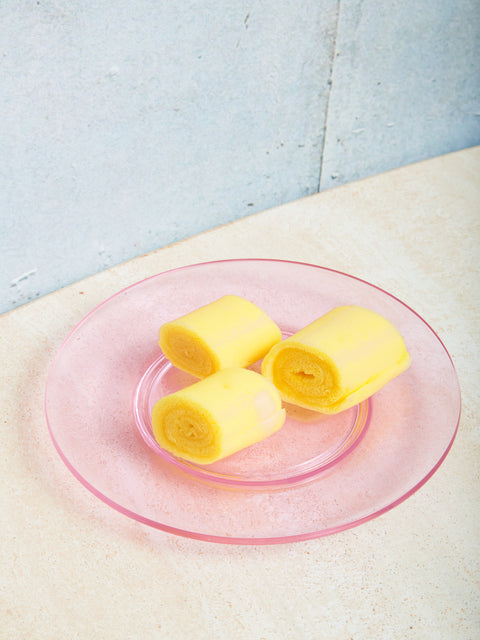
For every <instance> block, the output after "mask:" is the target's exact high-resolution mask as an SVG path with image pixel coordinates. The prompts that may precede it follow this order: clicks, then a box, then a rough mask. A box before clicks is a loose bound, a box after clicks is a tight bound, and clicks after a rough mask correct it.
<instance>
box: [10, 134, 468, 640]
mask: <svg viewBox="0 0 480 640" xmlns="http://www.w3.org/2000/svg"><path fill="white" fill-rule="evenodd" d="M479 170H480V147H476V148H472V149H467V150H464V151H460V152H457V153H454V154H450V155H447V156H442V157H439V158H435V159H433V160H428V161H425V162H422V163H419V164H416V165H411V166H408V167H404V168H401V169H398V170H395V171H392V172H389V173H386V174H382V175H379V176H375V177H373V178H369V179H367V180H363V181H360V182H356V183H352V184H349V185H346V186H343V187H339V188H336V189H332V190H330V191H327V192H323V193H320V194H318V195H315V196H311V197H308V198H305V199H302V200H299V201H295V202H292V203H288V204H285V205H283V206H281V207H278V208H275V209H271V210H268V211H265V212H262V213H258V214H255V215H252V216H250V217H248V218H244V219H242V220H240V221H237V222H235V223H232V224H229V225H226V226H223V227H219V228H217V229H214V230H213V231H209V232H206V233H204V234H202V235H199V236H196V237H193V238H190V239H188V240H185V241H183V242H181V243H178V244H176V245H172V246H169V247H166V248H164V249H161V250H158V251H156V252H153V253H150V254H148V255H145V256H142V257H140V258H138V259H135V260H132V261H130V262H127V263H124V264H122V265H120V266H118V267H115V268H112V269H109V270H108V271H105V272H102V273H99V274H97V275H95V276H93V277H91V278H88V279H87V280H84V281H82V282H79V283H76V284H73V285H71V286H69V287H67V288H65V289H62V290H60V291H57V292H55V293H53V294H50V295H49V296H46V297H44V298H42V299H39V300H37V301H35V302H32V303H30V304H27V305H25V306H23V307H20V308H18V309H16V310H14V311H12V312H10V313H7V314H5V315H4V316H1V317H0V348H1V360H2V373H1V376H2V385H1V396H2V400H1V406H2V415H1V423H2V429H1V431H0V433H1V450H2V456H1V463H0V478H1V487H2V488H1V517H2V526H1V536H2V540H1V545H2V549H3V553H2V557H1V560H0V575H1V578H0V582H1V586H2V591H1V600H0V615H1V618H2V624H1V625H0V637H1V638H5V639H7V638H8V639H13V638H15V639H16V638H29V639H34V640H36V639H39V640H40V639H41V640H46V639H50V638H52V639H57V638H68V639H72V640H73V639H76V638H78V639H84V638H85V639H86V638H105V639H106V638H112V639H113V638H115V639H118V640H123V639H132V640H133V639H137V638H142V639H144V640H149V639H150V638H164V637H165V638H171V637H175V638H188V639H190V638H195V639H199V640H203V639H204V638H205V639H207V638H208V639H212V638H214V639H223V638H234V639H237V638H238V639H239V640H240V639H241V640H243V639H245V640H250V639H256V640H262V639H263V640H274V639H284V638H285V639H291V638H295V639H297V638H298V639H304V638H305V639H307V638H308V639H310V638H311V639H315V640H316V639H318V638H328V639H329V640H337V639H338V640H350V639H352V638H353V639H354V640H363V639H365V640H371V639H372V638H381V639H382V640H388V639H399V640H403V639H404V638H412V639H413V638H415V639H422V640H423V639H424V638H432V639H435V640H440V639H452V640H459V639H469V640H474V639H475V638H478V637H480V622H479V620H480V617H479V600H480V597H479V596H480V593H479V587H478V560H479V557H480V554H479V542H480V535H479V534H480V525H479V518H478V512H479V497H480V488H479V478H478V459H479V455H480V439H479V432H478V415H479V409H480V407H479V398H478V389H477V384H478V379H479V362H480V357H479V356H480V354H479V346H478V345H479V322H478V308H479V303H480V290H479V289H480V286H479V281H478V273H479V255H478V254H479V252H478V246H479V239H480V233H479V220H480V215H479V214H480V182H479V179H478V176H479ZM244 257H261V258H279V259H286V260H296V261H302V262H309V263H314V264H318V265H321V266H325V267H329V268H332V269H337V270H339V271H343V272H346V273H349V274H352V275H355V276H357V277H359V278H363V279H365V280H367V281H369V282H371V283H373V284H375V285H377V286H379V287H382V288H384V289H386V290H387V291H389V292H390V293H393V294H394V295H395V296H397V297H398V298H400V299H401V300H402V301H403V302H405V303H406V304H408V305H409V306H410V307H412V308H413V309H415V311H417V312H418V313H419V314H420V315H421V316H422V317H423V318H424V319H425V320H426V321H427V322H428V323H429V324H430V325H431V326H432V327H433V328H434V329H435V331H436V332H437V333H438V335H439V336H440V338H441V339H442V341H443V342H444V344H445V345H446V347H447V349H448V351H449V353H450V355H451V357H452V359H453V361H454V363H455V366H456V369H457V373H458V376H459V380H460V386H461V389H462V402H463V406H462V418H461V421H460V426H459V431H458V435H457V437H456V440H455V442H454V445H453V447H452V449H451V451H450V453H449V455H448V456H447V458H446V460H445V462H444V463H443V464H442V466H441V467H440V469H439V470H438V471H437V472H436V473H435V474H434V475H433V477H432V478H431V479H430V480H429V481H428V482H427V484H426V485H424V486H423V487H422V488H421V489H420V490H419V491H418V492H417V493H415V494H414V495H413V496H412V497H410V498H409V499H408V500H406V501H405V502H403V503H402V504H400V505H399V506H397V507H396V508H395V509H393V510H391V511H389V512H388V513H386V514H384V515H382V516H380V517H378V518H376V519H374V520H372V521H370V522H368V523H366V524H363V525H361V526H359V527H356V528H353V529H350V530H347V531H344V532H341V533H338V534H336V535H332V536H328V537H324V538H319V539H315V540H310V541H305V542H297V543H290V544H283V545H274V546H235V545H220V544H214V543H209V542H202V541H197V540H191V539H188V538H180V537H176V536H174V535H171V534H168V533H164V532H161V531H156V530H154V529H151V528H149V527H147V526H145V525H142V524H140V523H138V522H136V521H133V520H130V519H128V518H127V517H125V516H124V515H122V514H121V513H118V512H117V511H115V510H113V509H111V508H110V507H108V506H107V505H106V504H104V503H103V502H102V501H100V500H99V499H98V498H96V497H95V496H94V495H93V494H91V493H89V492H88V491H87V490H86V489H85V488H84V487H83V486H82V485H81V484H80V483H79V482H78V481H77V480H76V479H75V478H74V476H73V475H72V474H71V473H70V472H69V471H68V469H67V468H66V467H65V465H64V464H63V462H62V461H61V459H60V458H59V456H58V454H57V452H56V450H55V448H54V446H53V444H52V442H51V440H50V437H49V434H48V430H47V425H46V421H45V416H44V410H43V395H44V389H45V381H46V376H47V371H48V369H49V367H50V365H51V363H52V360H53V358H54V355H55V353H56V352H57V350H58V348H59V347H60V345H61V343H62V342H63V340H64V338H65V337H66V335H67V334H68V333H69V332H70V330H71V329H72V328H73V327H74V326H75V325H76V324H77V323H78V322H79V321H80V320H81V319H82V318H83V317H84V316H85V315H86V314H87V313H88V312H89V311H90V310H92V309H93V308H94V307H95V306H96V305H97V304H99V303H100V302H102V301H103V300H105V298H107V297H108V296H110V295H112V294H114V293H115V292H117V291H118V290H120V289H122V288H124V287H126V286H128V285H130V284H132V283H135V282H137V281H138V280H141V279H143V278H145V277H148V276H150V275H153V274H156V273H159V272H162V271H164V270H167V269H171V268H174V267H177V266H181V265H187V264H192V263H197V262H205V261H211V260H217V259H222V258H244Z"/></svg>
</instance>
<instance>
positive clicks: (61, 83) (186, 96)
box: [0, 0, 480, 313]
mask: <svg viewBox="0 0 480 640" xmlns="http://www.w3.org/2000/svg"><path fill="white" fill-rule="evenodd" d="M479 38H480V10H479V3H478V1H476V0H459V1H457V2H455V1H452V2H443V1H441V0H437V1H435V0H424V1H423V2H418V1H415V2H414V1H413V0H403V1H391V2H380V1H376V0H363V1H362V0H351V1H348V0H335V1H333V0H304V1H303V2H289V1H287V0H264V1H263V2H260V1H259V0H256V1H253V0H235V1H233V0H224V1H223V2H221V1H219V0H217V1H216V2H215V1H213V0H177V1H176V2H171V1H167V0H98V1H96V2H85V1H84V0H29V1H26V0H23V1H22V0H3V2H0V222H1V227H0V239H1V247H0V252H1V261H0V313H1V312H3V311H7V310H9V309H11V308H14V307H16V306H18V305H20V304H23V303H24V302H27V301H28V300H32V299H35V298H36V297H38V296H40V295H43V294H45V293H48V292H50V291H53V290H55V289H57V288H59V287H62V286H64V285H67V284H69V283H71V282H73V281H76V280H78V279H80V278H83V277H85V276H87V275H90V274H92V273H95V272H97V271H100V270H102V269H104V268H106V267H109V266H111V265H114V264H117V263H119V262H122V261H124V260H127V259H129V258H132V257H134V256H137V255H141V254H142V253H145V252H148V251H151V250H152V249H156V248H158V247H161V246H164V245H166V244H169V243H171V242H174V241H176V240H180V239H182V238H185V237H188V236H191V235H193V234H196V233H199V232H201V231H204V230H206V229H209V228H212V227H215V226H218V225H219V224H222V223H225V222H229V221H231V220H234V219H236V218H239V217H242V216H245V215H248V214H251V213H254V212H256V211H261V210H262V209H266V208H269V207H272V206H275V205H278V204H281V203H284V202H287V201H290V200H294V199H296V198H299V197H302V196H305V195H308V194H312V193H315V192H317V191H318V190H319V189H327V188H330V187H333V186H336V185H339V184H344V183H347V182H350V181H352V180H356V179H359V178H362V177H366V176H368V175H372V174H375V173H379V172H382V171H385V170H388V169H392V168H395V167H398V166H402V165H404V164H407V163H410V162H415V161H417V160H422V159H425V158H428V157H432V156H435V155H439V154H443V153H447V152H449V151H454V150H457V149H461V148H465V147H468V146H472V145H475V144H479V143H480V103H479V96H480V78H479V68H480V59H479V49H478V41H479ZM265 242H268V238H266V239H265Z"/></svg>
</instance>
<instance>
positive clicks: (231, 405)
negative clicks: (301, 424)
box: [152, 368, 285, 464]
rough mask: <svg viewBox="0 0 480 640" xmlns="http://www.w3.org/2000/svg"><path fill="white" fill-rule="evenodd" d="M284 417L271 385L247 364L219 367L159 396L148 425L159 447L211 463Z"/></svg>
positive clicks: (272, 430)
mask: <svg viewBox="0 0 480 640" xmlns="http://www.w3.org/2000/svg"><path fill="white" fill-rule="evenodd" d="M284 421H285V410H284V409H282V401H281V399H280V395H279V393H278V391H277V389H275V387H274V385H273V384H272V383H271V382H270V381H269V380H267V379H266V378H264V377H263V376H262V375H260V374H259V373H256V372H255V371H251V370H249V369H239V368H235V369H222V370H221V371H219V372H217V373H214V374H213V375H211V376H209V377H208V378H205V379H203V380H200V381H199V382H196V383H195V384H192V385H190V386H189V387H186V388H184V389H181V390H180V391H176V392H175V393H172V394H170V395H168V396H165V397H164V398H162V399H161V400H159V401H158V402H157V403H156V404H155V405H154V407H153V410H152V427H153V434H154V436H155V439H156V440H157V442H158V443H159V445H160V446H161V447H163V448H164V449H166V450H167V451H169V452H170V453H172V454H173V455H175V456H177V457H180V458H185V459H186V460H189V461H191V462H195V463H198V464H210V463H212V462H215V461H217V460H220V459H222V458H225V457H227V456H229V455H231V454H233V453H235V452H236V451H240V449H244V448H245V447H248V446H250V445H251V444H254V443H255V442H259V441H260V440H263V439H265V438H266V437H268V436H270V435H271V434H272V433H275V431H278V429H280V427H281V426H282V425H283V423H284Z"/></svg>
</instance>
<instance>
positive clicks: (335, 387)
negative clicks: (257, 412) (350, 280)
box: [262, 305, 410, 414]
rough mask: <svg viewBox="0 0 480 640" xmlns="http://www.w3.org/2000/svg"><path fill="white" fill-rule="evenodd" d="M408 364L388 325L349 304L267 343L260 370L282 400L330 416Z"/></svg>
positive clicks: (399, 339)
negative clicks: (270, 344) (295, 331)
mask: <svg viewBox="0 0 480 640" xmlns="http://www.w3.org/2000/svg"><path fill="white" fill-rule="evenodd" d="M409 365H410V355H409V354H408V352H407V348H406V346H405V342H404V341H403V338H402V336H401V335H400V333H399V332H398V331H397V329H396V328H395V327H394V326H393V324H392V323H391V322H389V321H388V320H387V319H386V318H384V317H383V316H381V315H380V314H378V313H376V312H374V311H370V310H369V309H365V308H363V307H359V306H356V305H351V306H343V307H337V308H336V309H333V310H332V311H329V312H328V313H327V314H326V315H324V316H322V317H321V318H318V319H317V320H315V321H314V322H312V323H311V324H309V325H308V326H306V327H305V328H304V329H301V330H300V331H298V332H297V333H296V334H294V335H293V336H291V337H289V338H287V339H286V340H284V341H283V342H280V343H278V344H276V345H275V346H274V347H272V349H271V350H270V352H269V353H268V354H267V356H266V357H265V358H264V360H263V362H262V374H263V375H264V376H266V377H267V378H268V379H269V380H271V381H272V382H273V383H274V385H275V386H276V387H277V389H278V390H279V392H280V395H281V397H282V398H283V399H284V400H285V401H286V402H290V403H292V404H296V405H299V406H301V407H305V408H307V409H313V410H316V411H320V412H322V413H328V414H333V413H338V412H340V411H344V410H345V409H348V408H350V407H352V406H354V405H356V404H358V403H359V402H362V401H363V400H366V399H367V398H368V397H370V396H371V395H373V394H374V393H375V392H376V391H378V390H379V389H380V388H381V387H383V386H384V385H385V384H386V383H387V382H389V380H391V379H392V378H394V377H395V376H397V375H399V374H400V373H402V371H405V369H407V368H408V366H409Z"/></svg>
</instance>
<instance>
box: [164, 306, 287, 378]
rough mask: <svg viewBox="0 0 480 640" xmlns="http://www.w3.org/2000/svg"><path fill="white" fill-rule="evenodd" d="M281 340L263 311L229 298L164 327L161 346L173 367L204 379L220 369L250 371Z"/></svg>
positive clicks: (188, 314)
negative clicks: (239, 368)
mask: <svg viewBox="0 0 480 640" xmlns="http://www.w3.org/2000/svg"><path fill="white" fill-rule="evenodd" d="M281 339H282V334H281V331H280V329H279V328H278V327H277V325H276V324H275V323H274V322H273V320H271V319H270V318H269V316H268V315H267V314H266V313H265V312H264V311H262V309H259V308H258V307H257V306H256V305H255V304H253V302H250V301H249V300H246V299H245V298H241V297H240V296H234V295H227V296H223V297H222V298H219V299H218V300H215V301H214V302H211V303H210V304H207V305H205V306H203V307H200V308H198V309H196V310H195V311H192V312H191V313H187V314H186V315H184V316H182V317H181V318H178V319H176V320H173V321H171V322H167V323H165V324H164V325H163V326H162V327H161V328H160V334H159V343H158V344H159V346H160V348H161V349H162V351H163V352H164V354H165V356H166V357H167V358H168V360H170V362H171V363H172V364H173V365H174V366H176V367H178V368H179V369H182V371H187V372H188V373H191V374H192V375H194V376H196V377H198V378H204V377H205V376H209V375H211V374H212V373H215V372H216V371H220V370H221V369H227V368H231V367H248V366H249V365H251V364H253V363H254V362H256V361H257V360H260V359H261V358H263V356H264V355H265V354H266V353H267V352H268V351H269V349H270V348H271V347H272V346H273V345H274V344H275V343H277V342H279V341H280V340H281Z"/></svg>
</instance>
